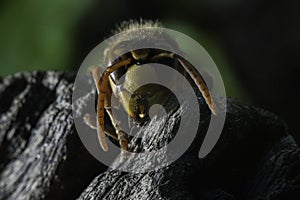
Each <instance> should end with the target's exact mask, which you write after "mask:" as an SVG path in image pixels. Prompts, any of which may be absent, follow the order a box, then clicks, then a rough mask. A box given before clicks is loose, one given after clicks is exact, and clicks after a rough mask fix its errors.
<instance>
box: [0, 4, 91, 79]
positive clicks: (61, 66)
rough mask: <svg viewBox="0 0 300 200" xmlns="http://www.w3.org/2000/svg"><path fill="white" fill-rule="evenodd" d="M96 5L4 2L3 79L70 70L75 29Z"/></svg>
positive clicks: (0, 23) (0, 17)
mask: <svg viewBox="0 0 300 200" xmlns="http://www.w3.org/2000/svg"><path fill="white" fill-rule="evenodd" d="M92 1H93V0H85V1H79V0H63V1H62V0H52V1H37V0H26V1H18V0H13V1H6V2H4V5H2V7H1V9H0V30H1V31H0V76H4V75H7V74H11V73H16V72H19V71H28V70H47V69H57V70H66V69H68V68H70V66H68V65H69V63H70V59H71V54H72V51H73V39H74V38H73V36H74V33H73V31H74V27H75V25H76V23H77V22H78V19H79V18H80V17H81V16H82V15H83V14H84V12H86V10H87V8H88V7H89V6H90V5H91V3H92Z"/></svg>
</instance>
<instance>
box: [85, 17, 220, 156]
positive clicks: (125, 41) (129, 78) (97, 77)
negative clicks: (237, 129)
mask: <svg viewBox="0 0 300 200" xmlns="http://www.w3.org/2000/svg"><path fill="white" fill-rule="evenodd" d="M160 27H162V26H161V25H160V24H159V23H157V22H152V21H140V22H133V21H129V22H124V23H123V24H122V25H121V26H120V27H119V29H118V32H121V31H126V32H127V34H125V36H124V34H123V36H122V37H119V38H117V39H115V40H114V41H112V42H111V44H110V45H109V47H107V48H106V49H105V51H104V53H103V54H104V55H103V57H104V61H103V64H104V65H105V66H108V67H106V69H105V70H102V69H103V67H102V68H101V67H94V68H93V69H92V71H91V72H92V77H93V80H94V83H95V86H96V88H97V94H98V97H97V105H96V114H97V117H96V120H94V118H93V117H91V115H89V114H86V115H85V116H84V122H85V123H86V124H87V125H89V126H90V127H91V128H94V129H96V130H97V134H98V138H99V142H100V145H101V147H102V149H103V150H104V151H108V145H107V141H106V136H105V135H107V136H109V137H111V138H113V139H115V140H117V141H119V144H120V146H121V149H122V150H128V136H127V133H125V132H124V131H123V130H122V128H121V124H120V123H119V122H118V121H117V120H116V118H115V116H114V115H113V112H112V105H111V100H112V95H114V97H116V98H117V99H118V101H119V103H120V104H121V105H122V106H123V108H124V110H125V111H126V113H127V114H128V116H129V117H130V118H131V119H132V120H133V121H134V122H135V123H136V124H137V125H143V124H144V123H145V122H147V121H148V120H149V119H150V118H149V113H148V112H149V108H150V106H151V102H153V101H157V100H158V99H159V100H160V102H162V103H163V102H166V101H167V99H168V97H169V96H168V95H166V94H165V91H164V90H159V89H158V88H156V87H153V86H150V85H149V87H144V88H143V90H139V91H137V92H135V93H133V94H131V93H130V92H129V91H130V89H131V87H132V86H133V85H135V84H136V83H137V82H138V80H139V79H143V78H145V77H146V76H147V77H148V76H155V70H153V71H149V73H147V74H142V75H141V74H136V73H135V71H136V70H135V69H137V68H139V67H141V66H143V65H144V64H148V63H162V64H166V65H168V66H169V67H172V68H174V69H176V70H178V71H179V72H180V73H181V74H183V75H184V76H186V77H188V78H189V79H190V80H191V81H192V82H193V83H194V84H195V85H196V87H197V89H198V90H199V91H200V92H201V94H202V96H203V98H204V100H205V102H206V103H207V105H208V107H209V109H210V110H211V113H212V114H214V115H217V113H218V108H217V106H216V105H215V103H214V101H213V100H212V97H211V95H210V93H209V90H208V87H207V85H206V84H205V82H204V81H203V78H202V77H201V75H200V74H199V73H198V71H197V70H196V69H195V68H194V67H193V66H192V65H191V64H190V63H189V62H188V61H187V60H185V59H184V58H183V57H181V56H179V55H177V54H175V53H173V52H170V51H166V50H162V49H164V48H163V47H166V46H167V47H171V48H172V49H178V48H179V47H178V44H177V43H176V41H175V40H174V39H172V38H171V36H169V35H168V34H167V33H165V32H164V31H163V30H162V29H160ZM153 41H155V42H156V44H159V46H161V47H162V49H160V48H137V49H135V50H131V51H130V52H125V53H124V50H126V48H128V47H129V46H130V47H135V46H136V47H138V46H139V44H140V43H147V42H148V43H149V42H153ZM122 76H125V81H123V82H122V81H120V80H119V78H120V77H122ZM105 111H106V113H107V114H108V116H109V119H110V121H111V122H112V125H113V127H114V130H115V131H107V130H105V127H104V115H105Z"/></svg>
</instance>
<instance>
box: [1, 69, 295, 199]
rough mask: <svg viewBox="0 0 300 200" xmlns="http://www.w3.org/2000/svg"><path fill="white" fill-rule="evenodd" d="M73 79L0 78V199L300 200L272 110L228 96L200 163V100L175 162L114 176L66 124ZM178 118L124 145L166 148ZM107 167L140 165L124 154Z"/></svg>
mask: <svg viewBox="0 0 300 200" xmlns="http://www.w3.org/2000/svg"><path fill="white" fill-rule="evenodd" d="M73 81H74V75H72V74H65V73H59V72H32V73H21V74H17V75H14V76H9V77H6V78H4V79H1V82H0V199H75V198H78V197H79V199H300V151H299V147H298V146H297V145H296V144H295V142H294V140H293V138H292V137H291V136H290V135H289V132H288V130H287V128H286V126H285V124H284V122H282V121H281V120H280V119H279V118H278V117H276V116H275V115H273V114H272V113H270V112H267V111H264V110H261V109H257V108H254V107H251V106H248V105H243V104H241V103H239V102H238V101H236V100H233V99H228V105H227V112H226V115H227V117H226V121H225V126H224V129H223V132H222V135H221V137H220V139H219V140H218V142H217V145H216V146H215V147H214V149H213V150H212V152H210V154H208V156H206V157H205V158H203V159H199V158H198V152H199V148H200V146H201V143H202V140H203V138H204V135H205V130H206V129H207V125H208V123H209V120H210V118H209V112H208V111H207V107H205V106H204V102H203V101H202V100H201V98H200V99H199V102H200V104H201V105H203V106H201V108H202V107H203V109H204V110H203V113H204V115H203V117H202V116H201V121H200V122H199V126H200V128H199V132H198V134H197V137H196V138H195V140H194V141H193V143H192V145H191V146H190V147H189V149H188V150H187V151H186V152H185V153H184V155H183V156H181V157H180V158H179V159H177V160H176V161H175V162H173V163H172V164H170V165H169V166H166V167H163V168H161V169H157V170H153V171H150V172H143V173H129V172H121V171H117V170H112V169H108V168H107V167H106V166H105V165H103V164H101V163H100V162H98V161H97V160H95V159H94V158H93V157H92V156H91V155H90V154H89V153H88V152H87V150H86V149H85V147H84V146H83V144H82V143H81V141H80V139H79V137H78V135H77V133H76V129H75V126H74V122H73V117H72V106H71V97H72V89H73ZM85 103H86V102H84V101H82V106H84V104H85ZM201 113H202V112H201ZM82 114H84V113H82ZM177 116H178V113H177V111H176V112H174V113H171V114H170V116H169V118H168V120H167V121H165V120H163V119H158V120H156V121H155V122H153V123H152V122H151V123H149V124H148V125H146V126H145V127H144V128H143V129H142V130H141V131H142V132H143V138H142V139H141V140H137V139H136V138H135V137H133V138H132V139H131V143H130V145H131V147H132V148H135V149H138V150H141V151H151V150H154V149H157V148H159V147H161V146H162V145H164V144H166V143H168V142H169V141H170V140H171V139H172V138H173V137H174V135H173V129H174V128H176V123H177V122H176V119H177V118H176V117H177ZM190 116H191V117H193V115H192V114H191V115H190ZM159 124H164V126H159V128H157V127H158V125H159ZM161 156H162V158H163V156H164V154H163V153H162V154H161ZM124 158H125V161H124ZM113 164H114V166H118V165H122V164H129V165H132V166H133V167H139V168H140V167H143V166H141V163H140V162H138V161H136V160H135V158H134V157H126V155H123V156H121V157H119V158H117V159H116V160H115V162H114V163H113Z"/></svg>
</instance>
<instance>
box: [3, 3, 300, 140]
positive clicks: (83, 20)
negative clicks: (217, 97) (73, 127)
mask: <svg viewBox="0 0 300 200" xmlns="http://www.w3.org/2000/svg"><path fill="white" fill-rule="evenodd" d="M0 6H1V7H0V75H1V76H5V75H7V74H12V73H16V72H18V71H28V70H37V69H38V70H49V69H56V70H65V71H76V70H77V69H78V68H79V66H80V64H81V62H82V61H83V59H84V58H85V56H86V55H87V54H88V53H89V52H90V51H91V50H92V49H93V48H94V47H95V46H96V45H98V44H99V43H100V42H101V41H102V40H103V39H104V38H105V37H108V36H109V35H110V33H111V32H110V31H111V29H114V28H115V27H116V25H117V24H119V23H120V22H122V21H123V20H128V19H139V18H141V17H142V18H145V19H154V20H156V19H158V20H160V21H161V22H162V23H163V24H165V26H166V27H167V28H172V29H175V30H177V31H180V32H182V33H185V34H187V35H189V36H191V37H192V38H194V39H196V40H197V41H198V42H199V43H200V44H201V45H202V46H203V47H204V48H205V49H206V50H207V51H208V53H209V54H210V55H211V56H212V58H213V59H214V61H215V62H216V64H217V66H218V67H219V70H220V72H221V75H222V76H223V79H224V82H225V88H226V91H227V95H228V96H231V97H236V98H239V99H241V101H243V102H245V103H249V104H252V105H255V106H258V107H262V108H265V109H267V110H271V111H272V112H274V113H276V114H278V115H279V116H280V117H281V118H282V119H284V120H285V121H286V122H287V124H288V127H289V129H290V131H291V132H292V134H293V135H294V136H295V138H296V139H297V141H298V144H300V128H299V126H298V123H299V122H298V121H299V116H298V113H299V111H300V103H299V100H300V95H299V93H298V92H297V91H299V87H298V85H299V84H298V79H299V78H298V75H299V72H300V70H299V66H300V58H299V55H298V54H299V52H300V51H299V47H300V38H299V36H300V18H299V17H300V15H299V8H300V7H299V3H298V1H297V0H285V1H278V2H277V1H271V0H265V1H262V0H192V1H186V0H178V1H175V0H173V1H169V0H166V1H158V0H151V1H134V0H127V1H125V0H120V1H116V0H110V1H96V0H86V1H79V0H65V1H61V0H52V1H37V0H27V1H16V0H12V1H8V0H4V1H1V3H0Z"/></svg>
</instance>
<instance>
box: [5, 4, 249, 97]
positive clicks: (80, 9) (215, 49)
mask: <svg viewBox="0 0 300 200" xmlns="http://www.w3.org/2000/svg"><path fill="white" fill-rule="evenodd" d="M94 5H97V2H96V1H95V0H88V1H78V0H66V1H60V0H53V1H36V0H29V1H7V2H6V3H5V4H3V5H2V7H1V12H0V26H1V27H2V31H1V33H0V43H1V46H0V66H1V68H0V75H1V76H5V75H8V74H12V73H16V72H20V71H28V70H64V71H70V70H74V69H76V68H78V67H79V66H80V62H79V61H80V60H78V59H76V63H75V62H74V58H75V57H76V54H78V53H77V52H78V51H79V50H78V48H80V47H78V45H77V44H78V43H77V42H76V40H77V39H78V38H76V34H77V33H78V32H79V31H78V29H79V28H80V27H79V24H80V23H82V20H83V19H84V17H85V16H87V15H89V14H90V13H89V11H91V8H92V7H93V6H94ZM104 5H105V4H104ZM108 6H111V5H108ZM100 10H101V9H100ZM113 10H114V9H113ZM114 13H115V15H118V12H117V10H115V12H114ZM99 14H100V15H101V12H100V13H99ZM140 17H142V16H137V17H136V19H139V18H140ZM103 18H105V16H104V15H103ZM128 19H129V18H128V17H126V16H125V17H124V20H128ZM159 19H160V20H161V21H162V22H163V23H164V24H166V26H167V27H168V28H172V29H175V30H178V31H181V32H183V33H185V34H187V35H189V36H191V37H193V38H194V39H196V40H198V41H199V42H200V43H201V44H202V45H203V46H204V47H205V49H207V51H208V52H209V53H210V54H211V56H212V57H213V59H214V61H215V62H216V64H217V65H218V66H220V70H221V71H222V76H223V78H224V79H225V81H226V80H228V81H229V80H230V81H233V82H235V83H236V84H233V85H232V86H231V87H230V88H228V89H227V92H228V94H229V95H230V96H236V97H240V98H244V99H245V100H246V99H247V98H246V95H245V93H244V92H243V90H242V89H241V88H240V87H239V84H238V81H237V80H235V77H234V76H233V75H232V72H231V71H230V69H229V66H228V65H229V64H228V62H227V60H226V56H225V55H224V54H223V53H222V50H221V49H220V47H219V44H218V41H217V39H216V38H214V37H213V36H210V35H209V34H208V33H205V32H204V31H203V30H201V28H200V27H199V28H197V27H195V26H193V24H189V23H188V22H186V21H184V20H182V21H177V20H175V19H172V18H169V17H168V16H166V17H165V18H159ZM92 22H93V21H92ZM118 23H120V20H116V21H112V22H111V27H109V28H108V29H107V30H104V34H102V35H103V36H101V34H99V39H101V38H102V39H104V37H107V36H109V32H110V30H111V29H113V28H115V26H116V25H117V24H118ZM98 26H101V24H100V23H99V24H98ZM105 34H106V35H105ZM99 42H101V41H100V40H99ZM95 45H96V44H95ZM92 48H93V47H91V49H92ZM91 49H90V50H91ZM80 56H81V58H82V61H83V57H82V55H80ZM247 100H248V99H247Z"/></svg>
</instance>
